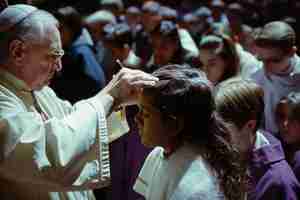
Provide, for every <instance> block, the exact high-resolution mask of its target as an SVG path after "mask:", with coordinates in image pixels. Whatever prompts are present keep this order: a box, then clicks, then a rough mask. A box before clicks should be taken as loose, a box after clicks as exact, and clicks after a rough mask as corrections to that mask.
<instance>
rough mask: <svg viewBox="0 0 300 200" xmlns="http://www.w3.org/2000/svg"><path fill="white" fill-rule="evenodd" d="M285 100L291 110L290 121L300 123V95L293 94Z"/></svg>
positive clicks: (297, 93)
mask: <svg viewBox="0 0 300 200" xmlns="http://www.w3.org/2000/svg"><path fill="white" fill-rule="evenodd" d="M285 99H286V102H287V105H288V109H289V116H288V117H289V119H291V120H295V121H297V122H300V93H299V92H291V93H290V94H289V95H288V96H287V97H286V98H285Z"/></svg>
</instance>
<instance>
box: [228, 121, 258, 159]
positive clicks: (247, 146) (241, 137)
mask: <svg viewBox="0 0 300 200" xmlns="http://www.w3.org/2000/svg"><path fill="white" fill-rule="evenodd" d="M255 126H256V120H249V121H248V122H247V123H246V124H245V125H244V126H243V127H242V128H238V127H237V126H236V125H234V124H230V125H229V128H230V130H231V131H232V142H233V144H234V145H235V146H236V148H237V149H238V150H239V152H240V153H241V154H242V156H243V158H244V160H248V158H249V156H250V155H251V151H252V149H253V148H254V144H255V139H256V130H255Z"/></svg>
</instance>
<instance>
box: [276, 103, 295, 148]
mask: <svg viewBox="0 0 300 200" xmlns="http://www.w3.org/2000/svg"><path fill="white" fill-rule="evenodd" d="M289 112H290V110H289V106H288V103H287V101H285V100H282V101H280V103H279V104H278V106H277V109H276V119H277V122H278V126H279V131H280V135H281V137H282V139H283V140H284V141H285V142H286V143H287V144H299V143H300V134H299V133H300V121H297V120H294V119H291V118H290V117H289Z"/></svg>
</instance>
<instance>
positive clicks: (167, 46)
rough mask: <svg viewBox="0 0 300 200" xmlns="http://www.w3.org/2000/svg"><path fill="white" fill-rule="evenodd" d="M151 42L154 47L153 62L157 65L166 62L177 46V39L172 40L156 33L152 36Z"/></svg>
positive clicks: (171, 56)
mask: <svg viewBox="0 0 300 200" xmlns="http://www.w3.org/2000/svg"><path fill="white" fill-rule="evenodd" d="M152 44H153V49H154V62H155V64H159V65H165V64H168V63H169V62H170V61H171V59H172V58H173V56H174V54H175V53H176V52H177V51H178V48H179V46H178V45H179V44H178V41H174V39H172V38H168V37H165V38H163V37H161V36H159V35H158V34H154V35H153V36H152Z"/></svg>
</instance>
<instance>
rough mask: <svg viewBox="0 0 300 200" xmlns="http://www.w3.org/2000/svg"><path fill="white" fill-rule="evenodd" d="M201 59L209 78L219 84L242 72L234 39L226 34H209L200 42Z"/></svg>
mask: <svg viewBox="0 0 300 200" xmlns="http://www.w3.org/2000/svg"><path fill="white" fill-rule="evenodd" d="M199 49H200V60H201V62H202V64H203V66H202V69H203V70H204V71H205V73H206V75H207V77H208V79H209V80H210V81H211V82H212V83H213V84H214V85H217V84H218V83H220V82H221V81H224V80H226V79H228V78H230V77H233V76H236V75H237V74H238V73H239V72H240V67H239V56H238V53H237V50H236V48H235V44H234V43H233V41H232V40H231V39H230V38H229V37H227V36H225V35H207V36H204V37H203V38H202V39H201V42H200V44H199Z"/></svg>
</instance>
